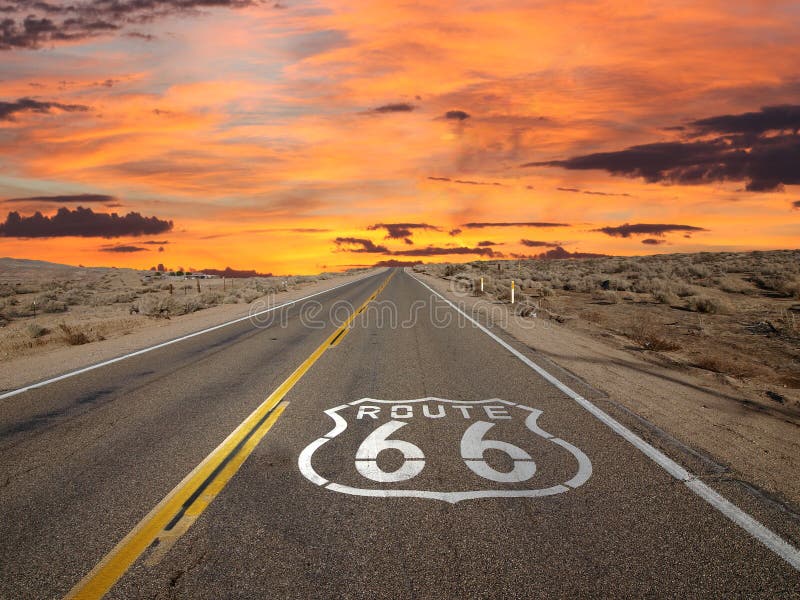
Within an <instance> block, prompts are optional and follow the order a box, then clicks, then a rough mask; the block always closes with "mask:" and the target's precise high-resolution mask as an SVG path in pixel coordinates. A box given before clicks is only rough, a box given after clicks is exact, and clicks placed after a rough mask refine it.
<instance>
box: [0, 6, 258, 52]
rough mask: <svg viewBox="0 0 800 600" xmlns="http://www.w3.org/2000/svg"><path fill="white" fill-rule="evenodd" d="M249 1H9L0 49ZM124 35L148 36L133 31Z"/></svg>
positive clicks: (71, 38)
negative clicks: (52, 2) (54, 2)
mask: <svg viewBox="0 0 800 600" xmlns="http://www.w3.org/2000/svg"><path fill="white" fill-rule="evenodd" d="M251 4H254V2H253V1H251V0H95V1H89V0H85V1H83V2H74V3H71V2H64V3H58V4H51V3H49V2H45V1H41V0H11V1H10V2H8V3H6V4H5V5H4V6H3V7H2V12H4V13H6V14H7V15H9V16H8V17H6V18H5V19H3V20H0V50H12V49H20V48H25V49H36V48H41V47H42V46H44V45H46V44H52V43H57V42H69V41H79V40H85V39H89V38H93V37H96V36H98V35H101V34H104V33H110V32H115V31H118V30H120V29H123V28H125V27H127V26H129V25H135V24H139V25H141V24H147V23H150V22H152V21H154V20H156V19H161V18H164V17H168V16H171V15H180V14H197V13H198V12H199V11H200V10H202V9H205V8H213V7H227V8H241V7H245V6H250V5H251ZM126 35H128V36H131V37H133V36H136V37H141V38H143V39H150V38H151V36H149V35H147V34H144V33H139V32H135V31H134V32H130V33H127V34H126Z"/></svg>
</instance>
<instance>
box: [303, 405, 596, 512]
mask: <svg viewBox="0 0 800 600" xmlns="http://www.w3.org/2000/svg"><path fill="white" fill-rule="evenodd" d="M433 401H435V402H449V403H450V404H454V405H458V404H460V405H467V406H476V405H480V404H488V403H493V404H496V403H501V404H505V405H507V406H514V407H517V408H521V409H523V410H527V411H529V412H530V413H531V414H530V415H528V417H526V419H525V426H526V427H527V428H528V429H529V430H530V431H531V432H533V433H534V434H536V435H538V436H540V437H542V438H544V439H546V440H547V441H549V442H553V443H554V444H556V445H558V446H561V447H562V448H564V449H565V450H567V451H568V452H570V454H572V455H573V456H574V457H575V459H576V460H577V461H578V472H577V473H576V474H575V476H574V477H572V479H570V480H569V481H565V482H564V483H562V484H559V485H554V486H551V487H548V488H542V489H538V490H473V491H466V492H431V491H427V490H374V489H363V488H354V487H350V486H346V485H341V484H338V483H334V482H331V481H328V480H327V479H325V478H324V477H322V476H321V475H319V474H318V473H317V472H316V471H315V470H314V467H313V466H312V465H311V458H312V457H313V456H314V453H315V452H316V451H317V450H319V449H320V448H321V447H322V446H323V445H324V444H326V443H327V442H329V441H331V440H332V439H333V438H335V437H336V436H338V435H340V434H341V433H343V432H344V431H345V430H346V429H347V420H346V419H344V418H343V417H342V416H341V415H339V414H338V412H339V411H340V410H343V409H345V408H348V407H350V406H357V405H359V404H362V403H364V402H369V403H373V404H375V403H377V404H414V403H420V402H433ZM324 412H325V414H326V415H328V416H329V417H330V418H331V419H333V422H334V424H335V425H334V428H333V429H332V430H331V431H330V432H329V433H328V434H327V435H324V436H323V437H321V438H318V439H316V440H314V441H313V442H311V443H310V444H309V445H308V446H306V447H305V448H304V449H303V451H302V452H301V453H300V456H299V457H298V459H297V466H298V467H299V469H300V472H301V473H302V474H303V476H304V477H305V478H306V479H308V480H309V481H310V482H312V483H314V484H316V485H318V486H320V487H324V488H325V489H327V490H331V491H333V492H340V493H343V494H350V495H353V496H371V497H375V498H404V497H406V498H430V499H432V500H442V501H444V502H449V503H451V504H455V503H456V502H460V501H461V500H471V499H475V498H521V497H525V498H537V497H542V496H554V495H556V494H563V493H564V492H567V491H569V490H570V489H575V488H577V487H580V486H581V485H583V484H584V483H586V481H587V480H588V479H589V477H591V475H592V463H591V461H590V460H589V457H587V456H586V455H585V454H584V453H583V451H581V450H580V449H579V448H576V447H575V446H573V445H572V444H570V443H569V442H565V441H564V440H562V439H561V438H557V437H555V436H553V435H551V434H549V433H547V432H546V431H544V430H543V429H541V428H540V427H539V426H538V425H537V424H536V421H537V419H538V418H539V415H541V414H542V411H541V410H538V409H535V408H530V407H529V406H525V405H524V404H517V403H515V402H509V401H508V400H500V399H499V398H490V399H488V400H447V399H445V398H436V397H433V396H429V397H427V398H418V399H416V400H376V399H374V398H361V399H360V400H354V401H353V402H348V403H347V404H342V405H341V406H336V407H334V408H330V409H328V410H326V411H324Z"/></svg>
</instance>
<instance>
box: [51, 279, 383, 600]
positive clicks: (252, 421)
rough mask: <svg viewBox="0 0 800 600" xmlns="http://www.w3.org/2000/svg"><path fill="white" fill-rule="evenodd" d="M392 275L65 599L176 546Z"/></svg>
mask: <svg viewBox="0 0 800 600" xmlns="http://www.w3.org/2000/svg"><path fill="white" fill-rule="evenodd" d="M393 276H394V271H392V273H391V274H390V275H389V277H387V278H386V279H385V280H384V281H383V283H382V284H381V285H380V287H378V289H377V290H376V291H375V292H374V293H373V294H372V295H371V296H370V297H369V298H367V300H366V301H365V302H364V303H363V304H362V305H361V306H360V307H359V308H358V310H356V311H354V312H353V313H352V314H351V315H350V317H349V318H348V319H347V320H346V321H345V322H344V323H343V324H342V325H341V326H339V327H338V328H337V329H336V331H334V332H333V333H332V334H331V335H330V336H329V337H328V338H327V339H326V340H325V341H324V342H323V343H322V344H321V345H320V346H319V347H318V348H317V349H316V350H314V352H312V353H311V355H310V356H309V357H308V358H306V359H305V360H304V361H303V362H302V363H301V364H300V366H299V367H297V369H295V370H294V372H293V373H292V374H291V375H289V377H287V378H286V380H285V381H284V382H283V383H281V384H280V385H279V386H278V387H277V388H276V389H275V391H273V392H272V393H271V394H270V395H269V397H268V398H267V399H266V400H264V402H262V403H261V404H260V405H259V406H258V408H256V409H255V410H254V411H253V412H252V413H250V415H249V416H248V417H247V418H246V419H245V420H244V421H242V423H241V424H240V425H239V426H238V427H237V428H236V429H234V430H233V432H232V433H231V434H230V435H229V436H228V437H227V438H226V439H225V440H224V441H223V442H222V443H221V444H220V445H219V446H217V447H216V448H215V449H214V450H213V451H212V452H211V453H210V454H209V455H208V456H206V457H205V458H204V459H203V461H202V462H201V463H200V464H199V465H197V466H196V467H195V468H194V469H193V470H192V472H191V473H189V474H188V475H187V476H186V477H185V478H184V479H183V481H181V482H180V483H179V484H178V485H177V486H175V488H173V489H172V491H171V492H169V493H168V494H167V495H166V496H165V497H164V498H163V499H162V500H161V502H159V503H158V504H157V505H156V506H155V508H153V510H151V511H150V513H148V515H147V516H146V517H144V518H143V519H142V520H141V521H139V523H138V524H137V525H136V526H135V527H134V528H133V529H132V530H131V532H130V533H128V535H126V536H125V537H124V538H123V539H122V540H120V542H119V543H118V544H117V545H116V546H114V548H113V549H112V550H111V551H110V552H109V553H108V554H106V555H105V556H104V557H103V558H102V560H100V562H99V563H97V565H95V567H94V568H93V569H92V570H91V571H90V572H89V573H87V574H86V576H85V577H83V579H81V580H80V581H79V582H78V583H77V584H75V586H74V587H73V588H72V589H71V590H70V591H69V593H68V594H67V595H66V598H69V599H71V598H80V599H82V600H83V599H87V600H88V599H95V598H102V597H103V596H104V595H105V594H106V593H107V592H108V590H110V589H111V588H112V587H113V585H114V584H115V583H116V582H117V581H118V580H119V578H120V577H122V575H124V574H125V572H126V571H127V570H128V569H129V568H130V566H131V565H132V564H133V563H134V562H135V561H136V560H137V559H138V558H139V557H140V556H141V555H142V553H143V552H145V550H147V549H148V548H150V547H152V553H151V554H150V555H149V556H148V559H147V562H148V564H155V563H157V562H158V561H159V560H160V559H161V558H162V557H163V555H164V554H165V553H166V552H167V551H168V550H169V548H170V547H172V545H173V544H174V543H175V541H176V540H177V539H178V538H179V537H180V536H181V535H182V534H183V533H184V532H186V530H187V529H188V528H189V527H190V526H191V524H192V523H194V521H195V520H196V519H197V518H198V517H199V516H200V515H201V514H202V512H203V511H204V510H205V509H206V508H207V507H208V505H209V504H211V502H212V501H213V500H214V498H215V497H216V496H217V494H219V492H220V491H222V489H223V488H224V487H225V485H226V484H227V483H228V481H230V479H231V478H232V477H233V476H234V475H235V474H236V472H237V471H238V470H239V468H240V467H241V466H242V464H243V463H244V461H245V460H246V459H247V457H248V456H250V454H251V453H252V452H253V450H254V449H255V448H256V446H258V443H259V442H260V441H261V439H262V438H263V437H264V436H265V435H266V433H267V432H268V431H269V430H270V428H271V427H272V426H273V425H274V424H275V422H276V421H277V420H278V417H280V415H281V413H282V412H283V410H284V409H285V408H286V406H287V403H281V401H282V400H283V398H284V396H285V395H286V394H287V393H288V392H289V390H291V389H292V387H293V386H294V385H295V384H296V383H297V382H298V381H299V380H300V378H301V377H302V376H303V375H304V374H305V373H306V371H308V370H309V369H310V368H311V366H312V365H313V364H314V363H315V362H316V361H317V360H318V359H319V357H320V356H322V354H323V353H324V352H325V350H327V349H328V348H329V347H330V346H331V343H332V342H333V341H334V340H336V339H337V337H339V336H340V334H342V335H341V337H344V332H346V331H347V329H348V328H349V327H350V325H351V323H352V322H353V321H354V320H355V318H356V316H357V315H358V314H360V313H361V311H363V310H364V308H365V307H366V306H367V305H368V304H369V303H370V302H371V301H372V300H374V299H375V297H376V296H377V295H378V294H379V293H380V292H381V291H383V289H384V288H385V287H386V284H387V283H389V280H390V279H391V278H392V277H393Z"/></svg>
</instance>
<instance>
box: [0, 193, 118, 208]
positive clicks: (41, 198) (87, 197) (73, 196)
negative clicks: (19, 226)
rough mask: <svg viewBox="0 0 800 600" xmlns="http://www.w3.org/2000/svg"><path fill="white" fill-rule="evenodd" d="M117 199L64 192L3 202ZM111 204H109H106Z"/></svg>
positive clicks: (60, 202)
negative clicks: (57, 194) (56, 194)
mask: <svg viewBox="0 0 800 600" xmlns="http://www.w3.org/2000/svg"><path fill="white" fill-rule="evenodd" d="M114 200H116V198H114V196H107V195H105V194H62V195H60V196H28V197H27V198H9V199H7V200H3V202H19V203H30V202H56V203H58V204H65V203H70V202H80V203H82V204H90V203H93V202H113V201H114ZM106 206H109V204H106Z"/></svg>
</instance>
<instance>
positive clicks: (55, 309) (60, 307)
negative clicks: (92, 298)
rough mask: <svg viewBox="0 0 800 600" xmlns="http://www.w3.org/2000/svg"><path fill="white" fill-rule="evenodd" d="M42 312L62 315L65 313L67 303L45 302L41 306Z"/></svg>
mask: <svg viewBox="0 0 800 600" xmlns="http://www.w3.org/2000/svg"><path fill="white" fill-rule="evenodd" d="M41 309H42V312H46V313H62V312H66V311H67V303H66V302H60V301H58V300H45V301H44V302H43V303H42V306H41Z"/></svg>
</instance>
